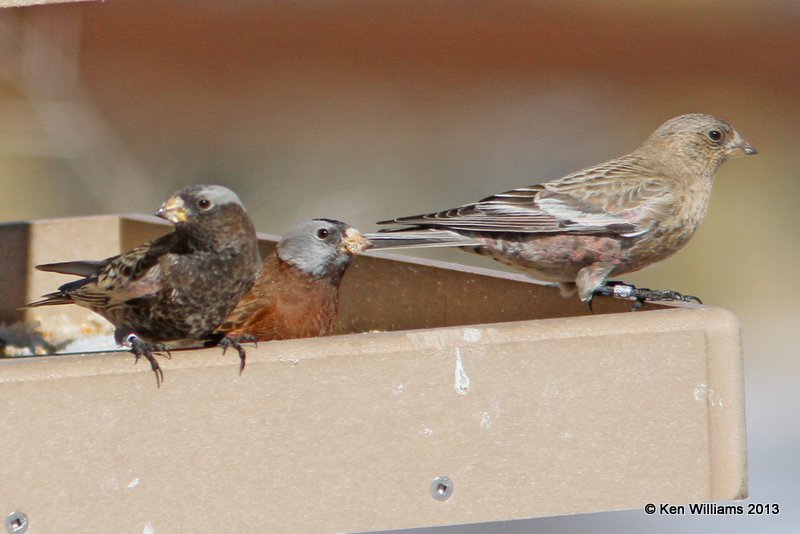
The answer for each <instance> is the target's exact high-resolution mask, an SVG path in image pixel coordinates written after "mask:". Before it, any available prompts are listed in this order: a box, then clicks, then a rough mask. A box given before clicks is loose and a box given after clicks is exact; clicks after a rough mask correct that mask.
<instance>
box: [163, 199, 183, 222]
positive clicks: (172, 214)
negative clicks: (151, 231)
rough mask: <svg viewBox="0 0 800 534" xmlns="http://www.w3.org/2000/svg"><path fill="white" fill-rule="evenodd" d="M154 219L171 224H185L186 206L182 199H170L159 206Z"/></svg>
mask: <svg viewBox="0 0 800 534" xmlns="http://www.w3.org/2000/svg"><path fill="white" fill-rule="evenodd" d="M156 217H161V218H162V219H166V220H168V221H169V222H171V223H172V224H178V223H182V222H186V218H187V213H186V205H185V204H184V202H183V199H182V198H181V197H179V196H174V197H172V198H170V199H169V200H167V201H166V202H164V203H163V204H161V207H160V208H158V211H157V212H156Z"/></svg>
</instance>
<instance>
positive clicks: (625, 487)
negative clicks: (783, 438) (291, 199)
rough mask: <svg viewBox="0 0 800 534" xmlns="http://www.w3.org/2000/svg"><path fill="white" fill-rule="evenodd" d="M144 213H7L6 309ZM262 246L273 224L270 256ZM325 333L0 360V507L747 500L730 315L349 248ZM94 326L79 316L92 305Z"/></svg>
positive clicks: (105, 525) (494, 514)
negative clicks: (237, 344) (158, 381)
mask: <svg viewBox="0 0 800 534" xmlns="http://www.w3.org/2000/svg"><path fill="white" fill-rule="evenodd" d="M169 229H170V227H169V226H166V225H164V224H159V223H157V222H155V220H154V219H152V218H149V217H142V216H102V217H84V218H73V219H62V220H45V221H36V222H31V223H18V224H6V225H3V226H1V227H0V235H2V241H3V243H4V248H5V250H6V253H5V255H4V256H3V257H2V259H1V260H0V272H1V273H2V275H3V280H4V282H5V283H4V287H5V298H4V299H3V302H2V306H0V314H2V317H3V320H5V321H6V322H11V321H14V320H26V321H39V322H40V324H41V326H42V328H43V329H44V330H45V331H46V330H47V328H48V325H49V324H64V323H65V322H66V323H69V324H75V325H81V324H83V323H85V322H87V321H89V320H90V318H91V317H92V314H91V312H89V311H88V310H85V309H83V308H79V307H77V306H61V307H52V308H39V309H35V310H27V311H25V312H22V311H20V310H19V309H18V307H19V306H20V305H22V304H23V303H25V302H29V301H31V300H34V299H36V298H37V297H39V296H40V295H41V294H43V293H46V292H48V291H51V290H53V289H54V288H55V287H57V286H58V285H59V284H61V283H64V282H65V281H67V280H69V278H68V277H65V276H63V275H56V274H53V273H43V272H38V271H35V270H34V269H33V266H34V265H36V264H39V263H46V262H52V261H64V260H69V259H100V258H105V257H107V256H110V255H113V254H117V253H119V252H121V251H125V250H128V249H129V248H131V247H133V246H135V245H137V244H139V243H142V242H144V241H146V240H149V239H152V238H153V237H155V236H157V235H160V234H162V233H164V232H166V231H169ZM273 241H274V239H271V238H264V239H263V240H262V245H263V247H264V250H267V249H268V248H269V247H271V246H272V245H273ZM340 306H341V311H340V315H339V319H338V324H337V327H336V335H333V336H331V337H325V338H313V339H300V340H291V341H279V342H267V343H259V344H258V346H257V347H256V346H247V354H248V359H247V368H246V369H245V371H244V373H243V374H242V375H241V376H240V375H239V372H238V369H239V359H238V357H237V356H236V354H235V353H233V352H231V351H229V352H228V353H227V354H222V351H221V350H220V349H218V348H211V349H201V350H185V351H176V352H173V353H172V357H171V359H169V360H166V359H164V358H161V360H160V361H161V366H162V368H163V369H164V373H165V381H164V384H163V385H162V387H161V388H160V389H159V388H156V385H155V383H154V380H153V376H152V373H151V372H150V369H149V367H148V366H147V365H142V364H141V363H140V364H139V365H134V360H133V357H132V356H131V355H130V354H129V353H124V352H106V353H91V354H70V355H56V356H37V357H23V358H13V359H3V360H0V403H2V405H3V406H4V411H5V413H6V416H5V417H4V418H3V422H2V434H3V435H4V436H5V439H4V440H3V442H2V445H0V454H2V457H3V458H5V462H3V467H2V469H0V475H1V476H2V478H3V480H5V481H6V483H5V484H2V486H0V506H3V507H5V510H3V509H0V513H3V514H6V515H8V514H10V513H12V512H14V513H15V514H22V515H15V516H13V517H14V520H15V521H22V519H23V518H24V520H25V521H29V522H30V525H31V526H34V525H35V527H36V529H37V531H41V532H56V531H62V532H63V531H83V532H90V531H104V532H125V531H141V529H142V528H146V527H147V525H150V528H151V529H154V530H155V531H157V532H175V531H188V532H192V531H194V532H198V531H207V530H209V529H210V528H219V527H220V526H223V528H224V530H226V531H230V532H288V531H294V532H342V531H371V530H389V529H398V528H411V527H424V526H435V525H447V524H463V523H479V522H485V521H504V520H511V519H520V518H531V517H544V516H555V515H565V514H578V513H587V512H600V511H609V510H622V509H632V508H642V507H644V506H645V505H646V504H648V503H671V504H679V503H690V502H706V501H718V500H728V499H742V498H744V497H745V496H746V493H747V471H746V452H745V426H744V398H743V379H742V353H741V344H740V338H739V326H738V323H737V320H736V318H735V317H734V316H733V315H732V314H731V313H730V312H728V311H726V310H724V309H720V308H715V307H712V306H702V305H695V304H683V303H680V304H671V305H654V304H647V305H645V306H644V308H643V309H642V311H638V312H635V313H630V312H629V311H628V310H629V309H630V306H631V302H630V301H624V300H619V299H607V298H598V299H597V302H596V304H595V307H594V312H595V313H590V311H589V310H588V308H587V306H586V305H585V304H583V303H580V302H579V301H577V299H563V298H561V297H560V295H559V294H558V290H557V288H555V287H551V286H547V285H541V284H538V283H535V282H532V281H530V280H529V279H527V278H525V277H523V276H517V275H510V274H504V273H498V272H494V271H489V270H483V269H475V268H468V267H464V266H460V265H452V264H444V263H440V262H433V261H425V260H416V259H414V260H412V259H407V258H401V257H397V256H389V255H386V256H380V257H369V256H362V257H359V258H357V259H356V260H355V262H354V263H353V265H352V266H351V268H350V270H349V271H348V273H347V274H346V276H345V279H344V282H343V284H342V295H341V304H340ZM92 320H93V319H92Z"/></svg>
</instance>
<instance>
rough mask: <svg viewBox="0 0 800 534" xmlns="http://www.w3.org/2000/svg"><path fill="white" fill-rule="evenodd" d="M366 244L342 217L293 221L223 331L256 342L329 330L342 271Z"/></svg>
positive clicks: (336, 301) (299, 336) (231, 335)
mask: <svg viewBox="0 0 800 534" xmlns="http://www.w3.org/2000/svg"><path fill="white" fill-rule="evenodd" d="M368 246H369V242H368V241H367V240H366V239H364V238H363V237H362V236H361V234H360V233H359V232H358V231H357V230H356V229H355V228H352V227H350V226H348V225H346V224H344V223H342V222H339V221H333V220H328V219H313V220H309V221H305V222H303V223H301V224H299V225H297V226H295V227H294V228H292V229H291V230H289V231H288V232H287V233H286V235H284V236H283V237H282V238H281V240H280V241H279V242H278V244H277V245H276V246H275V249H274V250H273V251H272V252H271V253H270V254H269V255H268V256H267V258H266V259H265V260H264V265H263V267H262V269H261V272H260V273H259V276H258V278H257V279H256V282H255V283H254V284H253V287H252V288H251V289H250V291H249V292H248V293H247V294H246V295H245V296H244V297H243V298H242V300H241V301H240V302H239V304H238V305H237V306H236V309H235V310H234V311H233V312H232V313H231V314H230V316H229V317H228V319H227V320H226V321H225V323H224V324H223V325H222V326H221V327H220V331H221V332H226V333H227V334H228V336H229V337H233V338H238V339H248V340H249V339H254V340H257V341H270V340H279V339H294V338H302V337H315V336H327V335H330V334H331V332H332V331H333V325H334V321H335V320H336V314H337V312H338V307H339V284H340V283H341V280H342V276H343V275H344V273H345V270H346V269H347V266H348V265H349V264H350V260H351V259H352V257H353V255H355V254H359V253H360V252H362V251H363V250H364V249H365V248H366V247H368Z"/></svg>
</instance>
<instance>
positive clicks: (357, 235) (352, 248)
mask: <svg viewBox="0 0 800 534" xmlns="http://www.w3.org/2000/svg"><path fill="white" fill-rule="evenodd" d="M342 245H343V248H342V251H343V252H348V253H349V254H353V255H357V254H361V253H362V252H364V251H365V250H366V249H368V248H370V247H372V243H371V242H370V240H369V239H367V238H366V237H364V236H363V235H361V232H359V231H358V230H356V229H355V228H348V229H347V230H345V232H344V239H343V240H342Z"/></svg>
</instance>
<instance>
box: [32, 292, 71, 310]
mask: <svg viewBox="0 0 800 534" xmlns="http://www.w3.org/2000/svg"><path fill="white" fill-rule="evenodd" d="M74 303H75V301H74V300H72V297H70V296H69V295H67V294H65V293H62V292H60V291H54V292H53V293H48V294H47V295H42V298H41V300H37V301H36V302H31V303H30V304H25V305H24V306H22V308H38V307H39V306H57V305H59V304H74Z"/></svg>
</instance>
